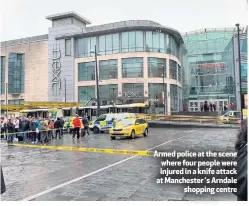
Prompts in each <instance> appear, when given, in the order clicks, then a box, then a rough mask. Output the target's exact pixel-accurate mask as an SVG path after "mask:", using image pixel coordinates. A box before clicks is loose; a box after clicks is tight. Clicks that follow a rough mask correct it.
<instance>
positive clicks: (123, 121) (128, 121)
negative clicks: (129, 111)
mask: <svg viewBox="0 0 249 206" xmlns="http://www.w3.org/2000/svg"><path fill="white" fill-rule="evenodd" d="M134 123H135V120H134V119H123V120H121V121H120V122H118V124H124V125H126V124H134Z"/></svg>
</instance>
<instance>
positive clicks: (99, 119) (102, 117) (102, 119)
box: [97, 114, 106, 121]
mask: <svg viewBox="0 0 249 206" xmlns="http://www.w3.org/2000/svg"><path fill="white" fill-rule="evenodd" d="M105 119H106V115H104V114H102V115H100V116H99V117H98V118H97V121H104V120H105Z"/></svg>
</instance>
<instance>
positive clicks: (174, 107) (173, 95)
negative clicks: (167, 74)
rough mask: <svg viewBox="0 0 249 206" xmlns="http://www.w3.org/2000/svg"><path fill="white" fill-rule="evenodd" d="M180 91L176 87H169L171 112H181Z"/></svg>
mask: <svg viewBox="0 0 249 206" xmlns="http://www.w3.org/2000/svg"><path fill="white" fill-rule="evenodd" d="M180 100H181V89H180V87H178V86H177V85H173V84H171V85H170V108H171V112H179V111H180V110H181V101H180Z"/></svg>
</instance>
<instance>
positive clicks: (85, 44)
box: [76, 37, 97, 57]
mask: <svg viewBox="0 0 249 206" xmlns="http://www.w3.org/2000/svg"><path fill="white" fill-rule="evenodd" d="M96 39H97V38H96V37H89V38H81V39H77V41H76V48H77V53H78V57H90V56H94V54H93V53H91V52H93V51H95V45H96Z"/></svg>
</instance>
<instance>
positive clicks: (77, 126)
mask: <svg viewBox="0 0 249 206" xmlns="http://www.w3.org/2000/svg"><path fill="white" fill-rule="evenodd" d="M73 127H74V129H73V139H74V138H75V134H76V133H77V139H79V138H80V128H81V121H80V119H79V115H77V114H75V118H74V119H73Z"/></svg>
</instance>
